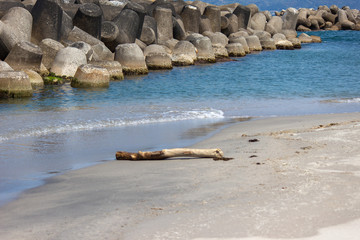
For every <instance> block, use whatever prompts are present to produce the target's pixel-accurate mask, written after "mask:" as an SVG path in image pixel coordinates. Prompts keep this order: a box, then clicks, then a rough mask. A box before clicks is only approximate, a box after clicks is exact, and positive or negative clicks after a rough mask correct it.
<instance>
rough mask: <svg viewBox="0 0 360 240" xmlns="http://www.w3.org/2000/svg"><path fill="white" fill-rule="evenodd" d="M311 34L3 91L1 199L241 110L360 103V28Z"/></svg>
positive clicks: (196, 133)
mask: <svg viewBox="0 0 360 240" xmlns="http://www.w3.org/2000/svg"><path fill="white" fill-rule="evenodd" d="M312 34H316V35H320V36H321V37H322V39H323V43H321V44H303V48H302V49H301V50H295V51H264V52H261V53H257V54H251V55H248V56H246V57H244V58H238V59H236V61H233V62H224V63H217V64H212V65H199V66H191V67H179V68H174V69H173V70H172V71H163V72H151V73H150V74H149V75H147V76H141V77H132V78H128V79H127V80H125V81H120V82H111V84H110V87H109V88H108V89H102V90H83V89H73V88H71V87H70V86H69V85H68V84H66V85H63V86H51V87H46V88H45V89H40V90H37V91H36V92H35V94H34V96H33V97H32V98H30V99H22V100H13V99H11V100H0V122H1V124H0V204H1V203H4V202H5V201H7V200H9V199H11V198H12V197H13V196H15V195H16V194H18V193H19V192H20V191H22V190H24V189H27V188H30V187H33V186H37V185H39V184H41V183H42V181H43V179H44V178H45V177H48V176H52V175H54V174H59V173H62V172H64V171H67V170H71V169H76V168H80V167H84V166H88V165H92V164H96V163H99V162H101V161H102V160H113V159H114V154H115V152H116V151H117V150H126V151H137V150H151V149H160V148H166V147H179V146H186V145H189V144H192V143H194V142H196V141H199V140H200V139H202V138H203V137H206V136H208V135H209V134H211V133H212V132H213V131H214V130H216V129H219V127H221V126H223V124H228V123H229V122H233V120H234V121H235V120H236V119H237V118H239V117H247V116H249V117H267V116H284V115H304V114H316V113H340V112H355V111H359V110H360V94H359V93H360V81H359V80H360V79H359V76H360V68H359V66H360V32H350V31H348V32H346V31H340V32H316V33H312Z"/></svg>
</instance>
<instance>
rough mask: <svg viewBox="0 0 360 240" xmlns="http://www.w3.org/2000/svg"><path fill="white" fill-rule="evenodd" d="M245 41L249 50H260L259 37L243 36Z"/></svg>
mask: <svg viewBox="0 0 360 240" xmlns="http://www.w3.org/2000/svg"><path fill="white" fill-rule="evenodd" d="M245 39H246V42H247V44H248V46H249V50H250V52H252V51H262V47H261V43H260V40H259V37H258V36H256V35H252V36H248V37H245Z"/></svg>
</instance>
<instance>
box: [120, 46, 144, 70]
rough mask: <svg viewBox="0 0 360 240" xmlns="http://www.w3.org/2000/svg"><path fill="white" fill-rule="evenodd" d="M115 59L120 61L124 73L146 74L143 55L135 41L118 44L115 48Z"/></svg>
mask: <svg viewBox="0 0 360 240" xmlns="http://www.w3.org/2000/svg"><path fill="white" fill-rule="evenodd" d="M115 61H118V62H120V64H121V66H122V67H123V72H124V74H125V75H141V74H148V72H149V71H148V68H147V66H146V63H145V57H144V54H143V51H142V50H141V48H140V47H139V46H138V45H137V44H135V43H124V44H119V45H118V46H117V47H116V50H115Z"/></svg>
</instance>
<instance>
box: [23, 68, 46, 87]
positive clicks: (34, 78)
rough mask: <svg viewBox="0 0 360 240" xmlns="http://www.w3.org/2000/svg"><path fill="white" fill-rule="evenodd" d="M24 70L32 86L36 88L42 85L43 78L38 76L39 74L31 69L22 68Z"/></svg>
mask: <svg viewBox="0 0 360 240" xmlns="http://www.w3.org/2000/svg"><path fill="white" fill-rule="evenodd" d="M24 72H25V73H26V75H28V77H29V79H30V83H31V87H32V88H38V87H43V86H44V80H43V78H42V77H41V76H40V74H38V73H37V72H35V71H33V70H24Z"/></svg>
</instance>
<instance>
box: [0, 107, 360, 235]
mask: <svg viewBox="0 0 360 240" xmlns="http://www.w3.org/2000/svg"><path fill="white" fill-rule="evenodd" d="M249 140H253V141H249ZM359 143H360V113H351V114H331V115H314V116H300V117H281V118H269V119H261V120H253V121H249V122H243V123H239V124H236V125H234V126H231V127H229V128H226V129H225V130H223V131H221V132H220V133H218V134H216V135H214V136H213V137H211V138H210V139H208V140H206V141H203V142H201V143H199V144H196V145H195V146H193V147H194V148H215V147H216V148H218V147H219V148H221V149H222V150H223V151H224V153H225V155H226V156H227V157H233V158H234V159H233V160H231V161H213V160H212V159H175V160H166V161H141V162H130V161H112V162H107V163H104V164H100V165H96V166H92V167H89V168H85V169H80V170H76V171H72V172H68V173H66V174H63V175H60V176H56V177H53V178H51V179H49V180H48V182H47V184H45V185H43V186H41V187H38V188H34V189H31V190H29V191H27V192H26V193H24V194H22V195H21V196H20V197H19V198H18V199H17V200H15V201H12V202H11V203H9V204H7V205H5V206H3V207H1V208H0V216H1V221H0V239H4V240H5V239H131V240H134V239H238V238H240V239H248V240H255V239H269V238H271V239H279V238H281V239H293V238H300V239H319V240H320V239H358V236H359V229H360V220H359V219H360V178H359V177H360V148H359ZM114 154H115V153H114Z"/></svg>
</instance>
